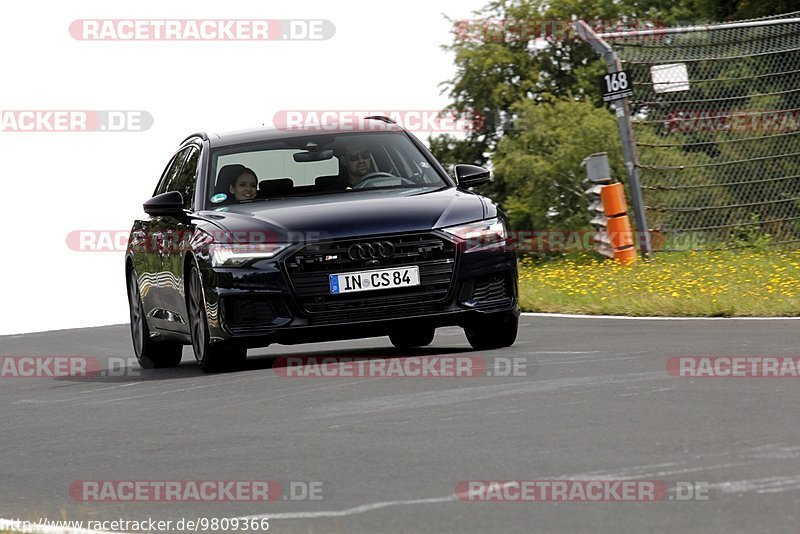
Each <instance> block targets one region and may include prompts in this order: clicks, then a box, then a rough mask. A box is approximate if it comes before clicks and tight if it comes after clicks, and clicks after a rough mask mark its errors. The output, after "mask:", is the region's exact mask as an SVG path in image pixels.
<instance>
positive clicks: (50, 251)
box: [0, 0, 485, 334]
mask: <svg viewBox="0 0 800 534" xmlns="http://www.w3.org/2000/svg"><path fill="white" fill-rule="evenodd" d="M484 3H485V2H484V1H483V0H481V1H473V0H441V1H436V0H428V1H420V0H414V1H408V0H406V1H403V2H381V1H377V2H344V1H342V2H330V1H307V2H275V1H264V0H261V1H244V0H242V1H232V2H225V3H223V2H219V1H218V0H217V1H213V2H212V1H202V0H201V1H193V2H180V1H169V2H165V1H163V0H162V1H158V2H156V1H148V0H144V1H139V2H135V3H130V2H125V3H123V2H119V3H117V2H107V1H91V2H90V1H71V2H56V1H54V2H36V1H29V2H24V3H23V2H18V3H15V4H14V7H13V12H12V16H8V15H4V16H3V17H2V19H0V46H2V57H3V76H2V78H3V83H2V84H0V96H1V98H0V111H2V112H3V113H4V115H2V116H0V117H4V118H5V120H6V122H5V131H0V162H1V164H2V176H3V178H2V179H3V184H4V186H5V188H6V189H5V190H6V193H5V194H6V198H5V202H3V208H2V209H3V216H2V219H0V220H2V224H3V243H4V244H5V247H4V250H5V251H6V253H5V254H4V255H3V256H4V257H3V259H2V261H0V280H2V292H3V296H2V301H3V303H4V306H2V308H1V309H2V312H0V314H2V316H1V317H0V318H2V320H0V334H11V333H22V332H31V331H40V330H51V329H58V328H71V327H81V326H94V325H103V324H113V323H122V322H127V320H128V317H127V313H128V310H127V302H126V298H125V283H124V273H123V260H124V254H123V253H122V252H79V251H76V250H71V248H70V246H68V243H67V236H68V235H69V234H70V233H71V232H76V231H81V230H109V231H126V230H127V229H129V228H130V225H131V222H132V221H133V219H134V218H136V217H138V216H140V215H141V214H142V208H141V205H142V202H143V201H144V200H146V199H147V198H148V197H149V196H150V194H151V193H152V191H153V188H154V187H155V183H156V180H157V179H158V176H159V175H160V173H161V171H162V169H163V167H164V165H165V164H166V162H167V160H168V159H169V157H170V156H171V154H172V153H173V151H174V150H175V149H176V148H177V145H178V143H179V142H180V141H181V139H183V138H184V137H185V136H186V135H187V134H189V133H192V132H194V131H198V130H205V131H209V132H215V131H224V130H235V129H241V128H249V127H254V126H259V125H262V124H267V125H269V124H271V123H272V119H273V117H274V116H275V114H276V113H278V112H279V111H282V110H306V109H308V110H363V109H368V110H386V111H391V110H437V109H441V108H442V107H444V106H445V105H446V104H447V103H448V100H447V97H446V95H443V94H441V87H440V86H439V84H440V83H441V82H442V81H444V80H446V79H449V78H451V77H452V76H453V74H454V68H453V58H452V56H451V55H450V54H447V53H445V52H444V51H442V50H441V48H440V46H441V45H443V44H447V43H449V42H450V40H451V34H450V29H451V25H450V23H449V22H448V21H447V20H446V19H445V17H444V14H446V15H447V16H449V17H451V18H453V19H465V18H469V17H470V16H471V14H472V12H473V11H474V10H476V9H478V8H480V7H481V6H483V5H484ZM6 9H8V7H7V8H6ZM83 19H128V20H129V19H139V20H166V19H244V20H253V19H312V20H325V21H329V23H330V24H332V26H333V27H335V35H333V37H332V38H330V39H326V40H314V41H297V40H270V41H230V40H226V41H205V42H186V41H148V40H146V41H96V40H80V39H76V38H75V37H73V36H72V35H71V34H70V25H71V24H72V23H73V21H76V20H83ZM73 28H74V26H73ZM272 30H274V28H271V29H270V31H272ZM73 33H75V32H73ZM272 34H273V35H274V32H273V33H272ZM78 35H80V34H78ZM11 110H89V111H93V110H134V111H140V112H143V113H142V116H144V117H148V116H151V117H152V120H153V122H152V126H151V127H149V128H148V129H147V130H145V131H136V132H108V131H102V132H100V131H97V132H69V133H63V132H62V133H53V132H41V133H39V132H37V133H32V132H11V131H7V130H8V129H9V128H8V126H9V123H8V118H9V111H11ZM418 135H419V137H420V138H421V139H423V140H425V139H426V138H427V134H426V133H425V132H419V133H418ZM73 235H74V234H73Z"/></svg>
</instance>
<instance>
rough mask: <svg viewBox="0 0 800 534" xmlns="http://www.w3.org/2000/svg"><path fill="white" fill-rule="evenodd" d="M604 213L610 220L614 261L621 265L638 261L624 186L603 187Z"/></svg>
mask: <svg viewBox="0 0 800 534" xmlns="http://www.w3.org/2000/svg"><path fill="white" fill-rule="evenodd" d="M600 198H601V200H602V201H603V213H604V214H605V216H606V217H607V218H608V221H607V222H606V228H607V229H608V237H609V241H610V243H611V249H612V250H613V251H614V259H616V260H617V261H619V262H621V263H633V262H634V261H636V248H635V247H634V246H633V244H634V241H633V231H632V230H631V221H630V219H629V218H628V215H627V213H628V203H627V202H626V201H625V188H624V187H623V185H622V184H620V183H616V184H610V185H605V186H603V189H602V190H601V191H600Z"/></svg>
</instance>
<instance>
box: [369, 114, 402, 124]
mask: <svg viewBox="0 0 800 534" xmlns="http://www.w3.org/2000/svg"><path fill="white" fill-rule="evenodd" d="M364 119H365V120H366V119H374V120H376V121H382V122H385V123H387V124H397V123H396V122H394V121H393V120H392V119H390V118H389V117H387V116H386V115H371V116H369V117H364Z"/></svg>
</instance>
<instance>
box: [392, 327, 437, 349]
mask: <svg viewBox="0 0 800 534" xmlns="http://www.w3.org/2000/svg"><path fill="white" fill-rule="evenodd" d="M435 333H436V329H435V328H431V327H426V326H423V325H419V326H417V327H410V326H406V327H403V328H399V329H397V330H394V331H392V332H391V333H390V334H389V340H390V341H391V342H392V345H394V346H395V347H396V348H398V349H401V350H402V349H413V348H417V347H427V346H428V345H430V344H431V342H432V341H433V336H434V334H435Z"/></svg>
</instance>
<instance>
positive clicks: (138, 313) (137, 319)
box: [127, 269, 183, 369]
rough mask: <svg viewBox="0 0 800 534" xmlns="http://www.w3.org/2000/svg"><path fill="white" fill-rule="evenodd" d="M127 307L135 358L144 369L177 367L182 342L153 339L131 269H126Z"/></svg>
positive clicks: (181, 354)
mask: <svg viewBox="0 0 800 534" xmlns="http://www.w3.org/2000/svg"><path fill="white" fill-rule="evenodd" d="M127 285H128V308H129V309H130V315H131V338H132V340H133V351H134V353H135V354H136V360H137V361H138V362H139V365H140V366H142V368H144V369H159V368H165V367H177V366H178V365H180V363H181V358H182V356H183V344H182V343H178V342H175V341H153V340H152V339H150V327H148V326H147V317H145V312H144V306H143V305H142V296H141V295H140V294H139V282H138V280H137V279H136V273H135V272H133V269H129V270H128V284H127Z"/></svg>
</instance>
